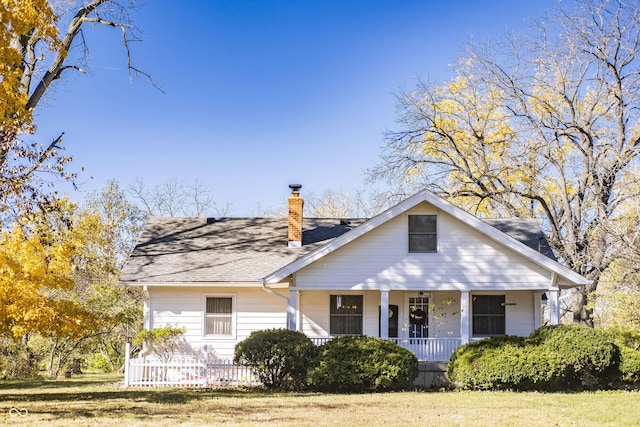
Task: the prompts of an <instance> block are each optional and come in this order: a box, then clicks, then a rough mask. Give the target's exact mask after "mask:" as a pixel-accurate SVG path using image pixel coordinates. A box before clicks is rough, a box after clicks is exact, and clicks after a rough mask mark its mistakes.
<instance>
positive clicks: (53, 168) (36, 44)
mask: <svg viewBox="0 0 640 427" xmlns="http://www.w3.org/2000/svg"><path fill="white" fill-rule="evenodd" d="M133 5H134V1H132V0H129V1H126V0H125V1H124V2H119V1H115V0H90V1H89V0H77V1H72V0H67V1H53V0H50V1H40V0H21V1H18V2H3V3H2V5H0V12H1V13H0V20H2V23H3V25H2V26H0V59H2V60H1V61H0V64H1V65H0V81H2V82H3V84H2V87H1V88H0V98H2V100H3V102H2V103H0V211H2V212H3V213H4V214H5V215H6V214H7V212H12V213H13V214H17V213H18V212H20V211H24V210H29V209H30V208H32V207H33V206H35V205H38V204H43V203H44V204H46V203H47V202H48V201H50V200H51V198H52V197H54V196H51V195H48V194H47V193H46V191H45V190H44V189H43V188H42V180H43V178H44V177H45V176H49V177H52V178H54V177H55V178H57V179H64V180H73V178H74V177H75V174H73V173H70V172H68V171H67V168H66V165H67V164H68V163H69V162H70V161H71V156H68V155H64V154H63V153H62V150H63V147H62V138H63V135H64V133H60V135H59V136H58V137H56V138H54V139H52V140H51V141H50V142H49V143H47V144H44V145H42V146H40V145H39V144H35V143H33V142H31V141H28V140H27V138H28V136H29V135H31V134H33V133H34V132H35V125H34V115H33V113H34V111H35V110H36V109H37V108H38V107H39V106H40V105H41V103H42V102H41V101H42V100H43V99H44V96H45V94H46V93H48V92H50V91H51V90H52V88H54V87H55V83H56V81H57V80H59V79H62V78H63V77H64V76H65V75H66V74H67V73H68V72H84V69H85V68H86V63H87V55H86V54H87V51H88V47H87V45H86V41H85V38H84V36H83V31H84V29H85V28H86V26H87V25H95V24H97V25H102V26H104V27H108V28H113V29H116V30H118V32H119V36H120V40H121V42H122V44H123V47H124V50H125V51H126V54H127V67H128V69H129V73H130V76H131V77H134V76H138V75H144V76H146V77H149V76H148V75H147V74H145V73H144V72H142V71H140V70H139V69H138V68H136V67H135V66H134V65H133V64H132V61H131V52H130V49H129V46H130V43H131V42H132V41H133V40H136V39H135V29H134V27H133V26H132V24H131V21H130V19H129V11H130V10H131V9H132V8H133Z"/></svg>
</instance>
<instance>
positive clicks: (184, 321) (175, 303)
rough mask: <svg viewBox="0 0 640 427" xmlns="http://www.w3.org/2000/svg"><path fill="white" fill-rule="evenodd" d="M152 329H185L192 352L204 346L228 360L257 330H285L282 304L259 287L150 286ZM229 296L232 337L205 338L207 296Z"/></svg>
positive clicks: (281, 300)
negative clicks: (173, 327)
mask: <svg viewBox="0 0 640 427" xmlns="http://www.w3.org/2000/svg"><path fill="white" fill-rule="evenodd" d="M148 289H149V295H150V300H151V304H150V315H151V322H152V327H153V328H158V327H162V326H167V325H172V326H179V327H184V328H185V329H186V333H185V341H187V342H188V343H189V345H190V346H191V347H192V349H193V350H194V351H199V350H200V349H201V348H202V346H203V345H205V344H207V345H208V347H209V351H210V353H211V352H212V351H211V350H212V349H213V352H214V353H215V355H216V356H219V357H224V358H228V357H231V356H233V351H234V348H235V345H236V344H237V343H238V342H240V341H242V340H243V339H245V338H246V337H248V336H249V334H250V333H251V332H253V331H255V330H259V329H271V328H284V327H286V314H285V313H286V302H285V300H284V299H282V298H278V297H276V296H274V295H271V294H268V293H266V292H264V291H263V290H262V289H261V288H246V287H244V288H234V287H210V288H187V287H153V286H150V287H149V288H148ZM216 295H220V296H233V298H234V315H235V325H234V326H235V328H234V333H235V337H228V338H222V337H205V336H204V333H203V325H204V301H205V298H206V297H207V296H216Z"/></svg>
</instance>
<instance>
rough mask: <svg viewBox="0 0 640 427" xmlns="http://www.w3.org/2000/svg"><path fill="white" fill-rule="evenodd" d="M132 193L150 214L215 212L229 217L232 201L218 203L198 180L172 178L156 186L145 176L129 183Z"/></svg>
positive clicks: (187, 214)
mask: <svg viewBox="0 0 640 427" xmlns="http://www.w3.org/2000/svg"><path fill="white" fill-rule="evenodd" d="M129 194H130V195H131V197H133V199H135V201H136V202H137V203H138V204H139V205H140V208H141V209H142V210H144V211H145V212H146V213H147V214H148V215H153V216H168V217H175V216H198V217H204V216H207V215H208V214H210V213H213V214H214V215H215V216H217V217H223V216H228V215H229V214H230V213H231V209H232V207H231V204H230V203H228V202H227V203H225V204H223V205H218V204H217V203H215V202H214V201H213V198H212V196H211V191H210V190H209V189H208V188H207V187H206V186H205V185H204V184H203V183H202V181H200V180H198V179H196V180H194V181H193V182H192V183H191V184H187V183H185V182H184V180H181V179H178V178H175V177H174V178H170V179H167V180H165V181H162V182H159V183H157V184H156V185H154V186H151V187H150V186H148V185H147V184H146V183H145V182H144V180H143V179H142V178H136V181H135V182H134V183H133V184H131V185H130V186H129Z"/></svg>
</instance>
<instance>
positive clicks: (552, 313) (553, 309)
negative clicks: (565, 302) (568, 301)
mask: <svg viewBox="0 0 640 427" xmlns="http://www.w3.org/2000/svg"><path fill="white" fill-rule="evenodd" d="M547 304H549V323H550V324H552V325H559V324H560V291H559V290H549V299H548V300H547Z"/></svg>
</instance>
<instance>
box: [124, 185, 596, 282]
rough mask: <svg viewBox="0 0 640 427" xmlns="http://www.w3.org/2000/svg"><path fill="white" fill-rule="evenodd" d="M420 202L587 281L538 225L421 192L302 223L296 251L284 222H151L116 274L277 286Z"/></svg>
mask: <svg viewBox="0 0 640 427" xmlns="http://www.w3.org/2000/svg"><path fill="white" fill-rule="evenodd" d="M421 202H427V203H430V204H431V205H433V206H434V207H436V208H438V209H440V210H441V211H443V212H446V213H448V214H450V215H452V216H453V217H455V218H457V219H459V220H460V221H462V222H463V223H465V224H467V225H469V226H471V227H473V228H474V229H475V230H477V231H478V232H480V233H483V234H484V235H486V236H488V237H489V238H491V239H492V240H494V241H496V242H498V243H500V244H502V245H504V246H506V247H507V248H510V249H512V250H514V251H515V252H517V253H519V254H520V255H522V256H524V257H525V258H526V259H528V260H530V261H532V262H534V263H535V264H537V265H539V266H541V267H543V268H545V269H546V270H548V271H549V272H550V278H551V275H552V274H557V275H559V276H560V277H562V278H564V279H565V280H566V281H567V282H569V283H570V284H572V285H584V284H587V283H589V281H588V280H587V279H586V278H584V277H582V276H580V275H579V274H577V273H575V272H573V271H572V270H570V269H568V268H566V267H564V266H563V265H561V264H559V263H558V262H557V261H556V258H555V256H554V255H553V252H552V251H551V249H550V248H549V245H548V244H547V241H546V239H545V238H544V235H543V233H542V231H541V230H540V227H539V225H538V222H537V221H536V220H531V219H520V218H510V219H491V220H481V219H479V218H476V217H475V216H473V215H471V214H468V213H467V212H465V211H463V210H462V209H460V208H458V207H456V206H454V205H453V204H451V203H449V202H447V201H445V200H443V199H441V198H440V197H438V196H436V195H434V194H433V193H431V192H429V191H427V190H424V191H421V192H420V193H417V194H415V195H413V196H411V197H409V198H408V199H406V200H404V201H402V202H400V203H399V204H397V205H396V206H394V207H392V208H390V209H388V210H386V211H385V212H383V213H381V214H380V215H377V216H376V217H374V218H372V219H369V220H366V219H350V220H341V219H323V218H305V219H304V220H303V230H304V231H303V242H302V243H303V244H302V247H301V248H289V247H288V245H287V218H220V219H213V218H209V219H207V218H159V217H153V218H151V219H150V220H149V222H148V224H147V226H146V228H145V230H144V232H143V233H142V235H141V236H140V239H139V242H138V244H137V246H136V247H135V249H134V250H133V252H132V254H131V256H130V257H129V260H128V261H127V263H126V264H125V266H124V268H123V270H122V273H121V275H120V279H119V281H120V283H125V284H139V285H143V284H198V283H202V284H210V283H225V282H226V283H245V282H246V283H253V284H254V285H255V284H256V283H264V284H270V283H271V284H272V283H277V282H280V281H282V280H284V279H285V278H287V277H288V276H289V275H291V274H293V273H295V272H296V271H298V270H299V269H301V268H303V267H305V266H307V265H309V264H311V263H312V262H314V261H316V260H318V259H320V258H322V257H323V256H325V255H327V254H329V253H331V252H333V251H335V250H336V249H338V248H340V247H342V246H344V245H346V244H347V243H349V242H351V241H353V240H355V239H357V238H358V237H360V236H362V235H364V234H365V233H368V232H369V231H371V230H373V229H375V228H376V227H378V226H380V225H381V224H384V223H385V222H387V221H389V220H391V219H392V218H395V217H396V216H398V215H400V214H402V213H404V212H405V211H406V210H408V209H411V208H412V207H414V206H416V205H417V204H419V203H421Z"/></svg>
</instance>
